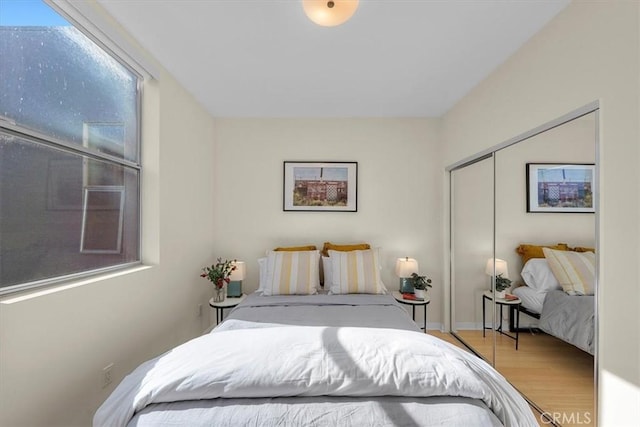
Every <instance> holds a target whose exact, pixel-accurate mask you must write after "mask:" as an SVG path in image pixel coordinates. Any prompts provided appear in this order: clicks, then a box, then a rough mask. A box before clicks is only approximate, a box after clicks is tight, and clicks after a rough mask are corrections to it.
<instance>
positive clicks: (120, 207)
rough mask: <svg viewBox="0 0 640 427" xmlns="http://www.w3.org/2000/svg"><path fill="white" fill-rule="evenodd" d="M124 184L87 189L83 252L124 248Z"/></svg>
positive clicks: (112, 252)
mask: <svg viewBox="0 0 640 427" xmlns="http://www.w3.org/2000/svg"><path fill="white" fill-rule="evenodd" d="M123 214H124V187H120V186H96V187H86V188H85V189H84V198H83V209H82V234H81V237H80V252H82V253H94V254H118V253H120V250H121V248H122V220H123Z"/></svg>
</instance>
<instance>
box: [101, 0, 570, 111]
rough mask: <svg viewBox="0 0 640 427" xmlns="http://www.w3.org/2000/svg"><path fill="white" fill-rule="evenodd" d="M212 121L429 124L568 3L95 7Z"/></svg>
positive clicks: (203, 0) (448, 0)
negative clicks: (340, 14)
mask: <svg viewBox="0 0 640 427" xmlns="http://www.w3.org/2000/svg"><path fill="white" fill-rule="evenodd" d="M98 2H99V3H100V4H101V5H102V6H103V7H104V8H105V9H106V10H107V11H108V12H109V13H110V14H111V15H112V16H113V17H114V18H115V19H116V20H117V21H119V22H120V23H121V24H122V25H123V26H124V27H125V28H126V29H127V30H128V31H129V32H130V33H131V34H132V35H133V36H134V37H135V38H136V39H137V40H138V41H139V42H140V43H141V44H142V45H143V46H144V47H145V48H146V49H147V50H148V51H149V52H151V54H153V55H154V56H155V57H156V58H157V59H158V60H159V61H160V63H162V65H163V66H164V67H165V68H166V69H167V70H168V71H169V72H171V73H172V74H173V75H174V76H175V77H176V79H177V80H178V81H179V82H180V83H181V84H182V85H183V86H184V87H185V88H186V89H187V90H188V91H189V92H191V93H192V94H193V95H194V96H195V97H196V98H197V99H198V100H199V101H200V102H201V103H202V105H203V106H204V107H205V108H206V109H207V110H208V111H209V112H210V113H211V114H212V115H213V116H214V117H439V116H441V115H442V114H444V113H445V112H447V111H448V110H449V109H450V108H451V107H452V106H453V105H455V103H456V102H457V101H459V100H460V99H461V98H462V97H464V96H465V95H466V94H467V93H468V92H469V91H470V90H471V89H472V88H473V87H474V86H476V85H477V84H478V83H479V82H480V81H482V80H483V79H484V78H485V77H486V76H487V75H489V74H490V73H491V72H492V71H493V70H494V69H495V68H496V67H498V66H499V65H500V64H501V63H503V62H504V61H505V60H506V59H507V58H508V57H509V56H510V55H512V54H513V53H514V52H515V51H517V50H518V49H519V48H520V47H521V46H522V45H523V44H524V43H525V42H526V41H527V40H528V39H529V38H530V37H531V36H532V35H534V34H535V33H536V32H538V31H539V30H540V29H541V28H542V27H543V26H544V25H545V24H546V23H547V22H548V21H549V20H551V19H552V18H553V17H554V16H555V15H556V14H557V13H558V12H559V11H561V10H562V9H563V8H564V7H565V6H566V5H567V4H568V3H569V0H499V1H494V0H466V1H465V0H360V6H359V8H358V10H357V11H356V13H355V14H354V16H353V17H352V18H351V20H349V21H348V22H346V23H345V24H342V25H340V26H338V27H320V26H318V25H316V24H314V23H312V22H311V21H310V20H309V19H307V17H306V16H305V15H304V12H303V8H302V4H301V2H300V1H298V0H162V1H160V0H157V1H150V0H128V1H122V0H98Z"/></svg>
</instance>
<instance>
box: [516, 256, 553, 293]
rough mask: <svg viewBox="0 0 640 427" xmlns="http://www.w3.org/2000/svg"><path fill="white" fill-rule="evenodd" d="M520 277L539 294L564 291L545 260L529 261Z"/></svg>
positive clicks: (534, 259)
mask: <svg viewBox="0 0 640 427" xmlns="http://www.w3.org/2000/svg"><path fill="white" fill-rule="evenodd" d="M520 275H521V276H522V279H523V280H524V283H526V284H527V286H529V287H530V288H532V289H535V290H536V291H538V292H549V291H552V290H554V289H562V287H561V286H560V283H558V280H557V279H556V276H554V275H553V272H552V271H551V267H549V263H548V262H547V260H546V259H544V258H532V259H530V260H529V261H527V263H526V264H525V265H524V268H523V269H522V272H521V273H520Z"/></svg>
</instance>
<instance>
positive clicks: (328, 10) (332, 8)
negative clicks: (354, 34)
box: [302, 0, 358, 27]
mask: <svg viewBox="0 0 640 427" xmlns="http://www.w3.org/2000/svg"><path fill="white" fill-rule="evenodd" d="M302 6H303V7H304V13H306V14H307V16H308V17H309V19H311V20H312V21H313V22H315V23H316V24H318V25H322V26H323V27H335V26H336V25H340V24H342V23H344V22H347V21H348V20H349V18H351V17H352V16H353V14H354V13H355V11H356V9H357V8H358V0H302Z"/></svg>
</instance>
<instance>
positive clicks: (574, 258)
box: [512, 244, 595, 355]
mask: <svg viewBox="0 0 640 427" xmlns="http://www.w3.org/2000/svg"><path fill="white" fill-rule="evenodd" d="M558 245H562V244H558ZM570 249H571V248H569V247H567V248H562V249H551V248H544V249H543V251H542V254H543V256H544V257H543V258H536V257H531V258H528V259H526V261H525V264H524V267H523V269H522V272H521V276H522V278H523V280H524V282H525V283H526V286H520V287H517V288H515V289H514V290H513V291H512V293H513V294H514V295H516V296H517V297H518V298H520V300H521V301H522V303H521V305H520V307H519V309H520V311H521V312H524V313H525V314H527V315H529V316H532V317H534V318H536V319H539V322H538V328H539V329H541V330H542V331H544V332H546V333H548V334H550V335H553V336H555V337H556V338H559V339H561V340H563V341H565V342H567V343H569V344H571V345H574V346H576V347H578V348H579V349H581V350H583V351H586V352H588V353H589V354H592V355H593V354H595V297H594V295H593V294H594V287H595V276H594V272H595V254H594V253H593V252H591V251H584V252H577V251H572V250H570Z"/></svg>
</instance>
